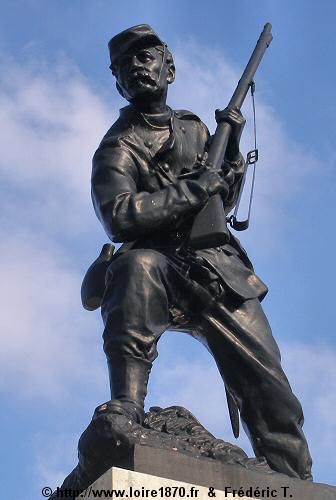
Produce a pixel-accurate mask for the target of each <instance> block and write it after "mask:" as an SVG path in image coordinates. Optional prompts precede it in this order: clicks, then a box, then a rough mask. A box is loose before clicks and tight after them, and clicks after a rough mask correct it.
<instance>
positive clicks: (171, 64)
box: [167, 52, 176, 83]
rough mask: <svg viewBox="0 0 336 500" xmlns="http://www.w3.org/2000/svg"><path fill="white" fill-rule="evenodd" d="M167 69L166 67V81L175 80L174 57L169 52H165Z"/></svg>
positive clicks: (171, 81)
mask: <svg viewBox="0 0 336 500" xmlns="http://www.w3.org/2000/svg"><path fill="white" fill-rule="evenodd" d="M167 69H168V76H167V82H168V83H173V81H174V80H175V73H176V71H175V64H174V59H173V56H172V55H171V53H170V52H168V54H167Z"/></svg>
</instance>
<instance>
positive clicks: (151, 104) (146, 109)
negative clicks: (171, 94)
mask: <svg viewBox="0 0 336 500" xmlns="http://www.w3.org/2000/svg"><path fill="white" fill-rule="evenodd" d="M166 97H167V95H166V94H165V95H161V96H159V97H158V98H157V99H153V98H151V99H148V100H147V99H139V100H136V99H134V101H132V102H131V104H132V105H133V106H134V107H135V108H136V109H137V110H138V111H140V113H145V114H147V115H158V114H161V113H164V112H165V111H167V104H166Z"/></svg>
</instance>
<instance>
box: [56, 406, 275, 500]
mask: <svg viewBox="0 0 336 500" xmlns="http://www.w3.org/2000/svg"><path fill="white" fill-rule="evenodd" d="M139 446H140V447H150V448H155V449H161V450H167V451H168V450H170V451H173V452H175V453H177V454H183V455H186V456H190V457H194V458H197V459H201V460H205V461H216V462H217V463H219V464H230V465H239V466H240V467H242V468H244V469H247V470H251V471H257V472H262V473H264V474H275V473H274V472H273V471H272V470H271V469H270V468H269V466H268V465H267V463H266V461H265V460H264V459H261V458H258V459H257V458H248V456H247V455H246V453H245V452H244V451H243V450H242V449H240V448H238V446H234V445H232V444H230V443H227V442H225V441H223V440H221V439H216V438H215V437H214V436H213V435H212V434H211V433H210V432H208V431H207V430H206V429H205V428H204V427H203V426H202V425H201V424H200V423H199V422H198V421H197V420H196V418H195V417H194V416H193V415H192V414H191V413H190V412H189V411H188V410H186V409H185V408H182V407H179V406H172V407H170V408H166V409H162V408H158V407H154V408H151V409H150V410H149V412H148V413H146V415H145V419H144V422H143V424H142V425H140V424H138V423H137V422H135V421H134V420H132V419H130V418H129V417H127V416H126V415H119V414H116V413H111V412H109V411H105V412H95V414H94V415H93V418H92V421H91V423H90V425H89V426H88V427H87V429H86V430H85V431H84V432H83V434H82V436H81V438H80V440H79V443H78V465H77V466H76V467H75V469H74V470H73V471H72V472H71V473H70V474H69V476H67V478H66V479H65V480H64V482H63V484H62V486H61V489H71V490H77V491H84V490H85V489H86V488H88V486H89V485H91V484H92V483H93V482H94V481H95V480H96V479H97V478H99V477H100V476H101V475H102V474H104V472H106V471H107V470H108V469H110V468H111V467H120V468H124V469H129V470H134V450H135V447H139ZM50 498H56V497H54V496H51V497H50Z"/></svg>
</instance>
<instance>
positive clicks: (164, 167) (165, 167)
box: [162, 163, 170, 172]
mask: <svg viewBox="0 0 336 500" xmlns="http://www.w3.org/2000/svg"><path fill="white" fill-rule="evenodd" d="M162 168H163V170H164V171H165V172H168V171H169V168H170V167H169V163H164V164H163V165H162Z"/></svg>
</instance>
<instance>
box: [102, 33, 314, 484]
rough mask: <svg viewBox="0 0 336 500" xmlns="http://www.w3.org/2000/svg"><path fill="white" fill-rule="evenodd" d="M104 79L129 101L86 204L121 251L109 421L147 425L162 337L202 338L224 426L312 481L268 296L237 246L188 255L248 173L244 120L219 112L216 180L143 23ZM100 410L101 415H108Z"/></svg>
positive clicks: (108, 337) (123, 37) (108, 343)
mask: <svg viewBox="0 0 336 500" xmlns="http://www.w3.org/2000/svg"><path fill="white" fill-rule="evenodd" d="M109 52H110V58H111V66H110V69H111V71H112V74H113V75H114V77H115V79H116V86H117V89H118V91H119V93H120V94H121V95H122V96H123V97H124V98H125V99H126V100H127V101H128V102H129V105H128V106H126V107H124V108H123V109H121V111H120V117H119V118H118V120H117V121H116V122H115V123H114V124H113V125H112V127H111V128H110V129H109V130H108V131H107V133H106V135H105V136H104V137H103V139H102V141H101V143H100V145H99V147H98V149H97V151H96V153H95V155H94V158H93V171H92V199H93V204H94V209H95V212H96V214H97V216H98V218H99V220H100V222H101V223H102V225H103V227H104V229H105V231H106V233H107V235H108V237H109V238H110V240H112V241H113V242H118V243H123V245H122V246H121V247H120V248H119V250H118V251H117V252H116V253H115V254H114V255H113V256H112V258H111V260H110V262H109V265H108V268H107V273H106V280H105V284H106V286H105V290H104V294H103V297H102V303H101V312H102V317H103V320H104V325H105V329H104V334H103V339H104V351H105V353H106V356H107V363H108V368H109V378H110V387H111V401H109V402H108V404H107V405H108V408H109V411H112V412H115V413H121V414H125V415H127V416H129V417H130V418H132V419H134V420H135V421H137V422H140V423H141V422H142V419H143V416H144V400H145V396H146V392H147V382H148V376H149V374H150V371H151V367H152V364H153V362H154V360H155V358H156V357H157V355H158V353H157V344H158V341H159V339H160V337H161V335H162V334H163V333H164V332H165V331H166V330H168V329H171V330H182V331H185V332H187V333H189V334H190V335H192V336H193V337H195V338H197V339H198V340H200V341H201V342H202V343H203V344H204V345H205V346H206V347H207V349H208V350H209V352H210V353H211V355H212V356H213V358H214V360H215V362H216V364H217V367H218V370H219V372H220V374H221V377H222V379H223V382H224V384H225V389H226V393H227V397H228V402H229V407H230V413H231V418H232V419H233V420H234V419H235V414H236V415H238V411H239V414H240V419H241V421H242V424H243V426H244V428H245V430H246V432H247V434H248V436H249V439H250V441H251V444H252V446H253V449H254V452H255V454H256V456H257V457H260V456H264V457H265V458H266V460H267V462H268V464H269V465H270V467H271V468H272V469H273V470H275V471H278V472H280V473H284V474H287V475H288V476H291V477H295V478H301V479H305V480H311V479H312V476H311V457H310V454H309V450H308V445H307V442H306V439H305V436H304V434H303V431H302V425H303V413H302V408H301V405H300V403H299V401H298V400H297V398H296V397H295V396H294V394H293V392H292V390H291V387H290V385H289V383H288V380H287V378H286V376H285V374H284V372H283V370H282V367H281V363H280V353H279V349H278V346H277V344H276V342H275V340H274V338H273V336H272V333H271V329H270V326H269V324H268V322H267V319H266V317H265V314H264V312H263V310H262V307H261V304H260V302H261V301H262V299H263V298H264V297H265V295H266V293H267V287H266V286H265V284H264V283H263V282H262V281H261V280H260V278H259V277H258V276H257V275H256V274H255V273H254V270H253V267H252V264H251V262H250V260H249V259H248V256H247V254H246V252H245V251H244V249H243V248H242V246H241V244H240V243H239V241H238V240H237V239H236V238H235V237H234V236H233V235H232V234H231V233H228V234H229V240H228V242H227V243H225V244H224V245H221V246H219V247H214V248H203V249H201V250H195V249H194V248H193V247H192V246H191V245H190V244H189V235H190V231H191V227H192V224H193V221H194V219H195V216H196V215H197V214H198V213H199V212H200V211H201V210H202V209H203V207H205V205H206V204H207V203H208V200H209V199H211V197H213V196H215V195H218V194H220V196H221V198H222V200H223V203H224V207H225V211H226V213H228V212H229V211H230V210H231V209H232V208H233V207H234V206H235V204H236V202H237V197H238V192H239V188H240V185H241V182H242V176H243V172H244V160H243V157H242V155H241V153H240V151H239V141H240V137H241V134H242V130H243V128H244V124H245V119H244V118H243V116H242V114H241V112H240V111H239V109H229V108H226V109H225V110H224V111H222V112H221V113H220V114H219V116H217V120H220V121H222V122H226V123H229V124H230V126H231V134H230V138H229V141H228V145H227V149H226V154H225V159H224V163H223V165H222V169H221V171H216V172H214V171H212V170H209V169H204V168H202V165H203V164H204V162H203V160H204V154H206V152H207V150H208V147H209V143H210V142H211V137H210V135H209V132H208V129H207V127H206V126H205V125H204V123H202V121H201V120H200V119H199V118H198V117H197V116H196V115H195V114H194V113H192V112H190V111H185V110H178V111H174V110H172V109H171V108H169V107H168V106H167V104H166V98H167V89H168V85H170V84H171V83H173V81H174V78H175V66H174V61H173V57H172V54H171V53H170V51H169V50H168V48H167V45H166V44H165V43H164V42H163V41H162V40H161V39H160V37H159V36H158V35H157V34H156V33H155V32H154V31H153V29H152V28H151V27H150V26H148V25H145V24H142V25H138V26H134V27H132V28H129V29H127V30H125V31H123V32H122V33H120V34H118V35H116V36H114V37H113V38H112V39H111V40H110V42H109ZM105 408H106V405H105Z"/></svg>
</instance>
